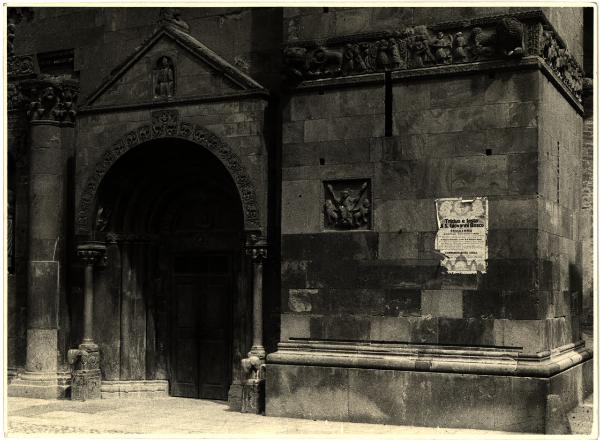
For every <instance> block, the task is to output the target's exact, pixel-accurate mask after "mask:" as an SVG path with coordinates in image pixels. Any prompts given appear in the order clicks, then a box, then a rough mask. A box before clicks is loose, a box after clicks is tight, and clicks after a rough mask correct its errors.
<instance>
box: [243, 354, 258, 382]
mask: <svg viewBox="0 0 600 441" xmlns="http://www.w3.org/2000/svg"><path fill="white" fill-rule="evenodd" d="M262 366H263V362H262V360H261V359H260V358H258V357H257V356H256V355H250V356H249V357H248V358H244V359H242V370H243V371H244V373H245V374H246V375H247V376H248V377H252V378H255V379H258V378H259V375H260V370H261V368H262Z"/></svg>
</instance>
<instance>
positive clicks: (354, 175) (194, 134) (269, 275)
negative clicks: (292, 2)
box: [8, 8, 593, 432]
mask: <svg viewBox="0 0 600 441" xmlns="http://www.w3.org/2000/svg"><path fill="white" fill-rule="evenodd" d="M583 14H584V13H583V9H580V8H564V9H561V10H560V11H559V10H558V9H553V8H544V9H533V8H283V9H281V8H205V9H202V8H184V9H181V10H179V11H178V10H174V9H172V8H160V9H158V8H155V9H152V8H136V9H135V10H134V9H118V8H115V9H113V8H62V9H61V8H57V9H44V8H30V9H28V8H15V9H13V10H12V12H11V14H10V20H9V31H10V43H11V47H10V49H11V51H12V52H11V57H10V59H9V79H10V81H9V91H10V97H9V98H10V99H9V181H10V182H9V189H10V191H11V195H12V199H11V200H12V201H14V202H11V204H12V205H11V206H10V207H9V215H10V216H12V217H11V218H10V219H12V221H11V222H12V223H13V224H14V228H13V232H14V233H13V235H14V239H13V236H11V240H13V241H12V242H10V243H11V244H12V245H11V247H9V248H10V249H11V251H10V253H11V254H10V256H11V259H12V260H11V262H14V263H11V264H10V266H9V284H10V289H9V295H8V300H9V302H8V305H9V335H8V342H9V345H8V354H9V373H10V374H11V378H14V377H16V378H14V380H12V381H11V384H10V386H9V394H15V395H25V396H64V395H65V394H66V395H68V394H69V393H70V394H71V397H72V398H73V399H92V398H97V397H98V396H99V395H102V397H104V398H109V397H125V396H136V397H137V396H162V395H165V394H167V393H170V394H172V395H179V396H190V397H200V398H217V399H228V400H229V402H230V404H231V406H232V408H234V409H237V410H241V411H243V412H253V413H260V412H261V411H263V408H264V411H265V412H266V413H267V414H268V415H280V416H292V417H304V418H316V419H333V420H342V421H361V422H377V423H385V424H408V425H431V426H437V425H443V426H447V427H469V428H486V429H498V430H511V431H525V432H528V431H529V432H544V431H546V430H550V429H549V428H551V427H553V425H552V422H551V421H549V418H550V417H548V416H547V415H550V414H552V415H555V414H557V412H558V414H560V413H561V412H563V413H564V412H566V411H568V410H570V409H571V408H572V407H574V406H575V405H576V404H577V403H578V402H581V400H582V398H583V397H584V395H585V394H586V392H587V391H589V378H590V372H589V370H590V369H591V360H590V358H591V352H590V351H589V350H587V349H586V348H585V347H584V345H583V342H582V338H581V325H582V320H583V321H585V320H589V316H590V314H589V313H588V312H587V311H589V310H590V305H591V303H590V302H591V290H592V288H591V285H590V284H589V280H590V278H589V274H590V268H591V260H590V259H591V254H590V253H591V252H590V250H591V248H590V247H591V237H592V235H591V229H590V228H591V222H590V220H589V219H590V213H591V198H590V191H589V189H590V188H591V187H590V185H591V182H592V174H591V173H590V170H589V168H588V169H586V168H585V167H583V168H582V161H584V163H585V161H590V160H591V156H592V150H593V146H592V143H591V138H590V136H591V130H592V129H593V123H592V119H591V118H590V117H589V113H588V114H585V113H584V108H585V109H588V108H589V99H588V98H587V97H589V87H588V86H589V84H588V83H587V82H586V81H584V77H585V76H589V75H590V72H584V70H583V68H582V66H583V65H586V63H585V60H586V59H587V58H586V57H588V56H590V55H589V54H587V53H585V51H584V41H583V35H584V26H583V21H584V19H583V16H584V15H583ZM267 22H268V23H269V25H268V26H265V25H264V23H267ZM66 23H72V24H73V26H65V24H66ZM586 32H588V30H586ZM75 36H77V38H75ZM50 37H52V38H50ZM72 41H75V42H76V43H71V42H72ZM584 86H585V87H584ZM585 115H587V116H586V119H584V116H585ZM52 152H53V153H52ZM48 155H51V156H48ZM28 170H30V172H29V171H28ZM582 183H583V184H584V185H582ZM582 188H583V190H582ZM460 197H462V198H467V199H468V198H474V197H485V198H487V199H486V200H487V201H488V203H489V225H488V230H487V242H486V244H485V246H486V247H487V252H486V253H487V254H486V255H487V263H486V268H487V270H486V271H485V272H484V273H482V272H478V273H476V274H449V273H448V272H447V271H446V270H445V268H444V267H443V265H441V264H440V261H441V260H442V258H444V256H443V255H441V254H440V253H439V252H438V251H436V250H437V247H436V233H437V231H438V224H437V220H436V219H437V218H436V200H437V199H440V198H460ZM586 219H587V220H586ZM98 244H100V245H98ZM97 247H102V253H100V254H98V255H97V256H96V255H94V258H93V259H92V258H89V256H87V254H86V256H87V257H86V256H84V260H83V262H82V261H79V260H78V259H77V253H76V250H77V249H78V250H79V257H81V256H82V253H84V251H85V250H96V248H97ZM98 249H99V248H98ZM82 250H84V251H82ZM94 252H95V251H94ZM84 254H85V253H84ZM194 293H204V294H202V295H200V294H198V295H195V294H194ZM203 314H204V315H203ZM586 314H587V315H586ZM25 315H27V317H28V319H27V321H26V324H24V325H19V324H20V323H23V321H22V320H21V319H19V317H24V316H25ZM75 347H78V348H79V349H73V348H75ZM69 349H71V351H69ZM67 354H69V356H68V357H67ZM89 354H92V355H93V356H92V358H93V359H94V360H96V364H97V366H95V367H93V368H90V367H82V366H79V365H78V364H77V363H79V364H81V362H77V361H76V360H83V359H84V358H85V359H87V358H89ZM96 354H98V356H96ZM211 357H212V358H211ZM69 362H73V363H72V364H69ZM98 369H99V371H98ZM392 391H401V393H392ZM549 395H552V399H551V400H549V399H548V398H547V397H548V396H549ZM554 396H558V397H559V400H560V401H561V402H562V404H561V405H558V411H556V409H557V404H556V403H557V401H556V398H555V397H554ZM323 397H329V398H331V399H325V400H323ZM550 402H551V403H550ZM324 403H327V404H326V405H324ZM548 406H551V407H552V409H554V410H553V412H551V413H549V412H548V411H547V410H548V409H547V408H548Z"/></svg>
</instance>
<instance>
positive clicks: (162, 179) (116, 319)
mask: <svg viewBox="0 0 600 441" xmlns="http://www.w3.org/2000/svg"><path fill="white" fill-rule="evenodd" d="M93 234H94V236H95V237H96V238H102V237H103V238H104V239H105V240H106V242H107V244H108V249H107V263H106V267H105V268H104V270H102V271H100V272H99V276H98V277H99V280H98V282H97V284H96V285H97V286H96V295H95V317H94V323H95V325H94V326H95V332H94V334H95V336H96V340H97V342H98V344H99V346H100V350H101V353H102V359H101V370H102V375H103V381H108V382H110V381H120V382H130V383H135V382H138V383H143V382H148V381H156V380H160V381H168V382H169V392H170V394H171V395H174V396H184V397H196V398H208V399H227V395H228V391H229V388H230V385H231V384H232V383H235V382H239V376H240V375H239V367H238V366H239V365H240V359H241V358H242V354H245V353H246V352H247V351H248V350H249V348H250V340H249V336H250V335H251V331H250V329H249V325H250V323H251V315H250V314H251V312H250V311H251V307H250V306H249V304H251V298H250V292H249V286H248V285H249V284H248V283H247V281H246V280H247V279H248V277H247V274H248V269H247V268H246V262H245V259H244V258H243V256H244V244H245V240H246V237H245V231H244V211H243V208H242V202H241V199H240V196H239V192H238V189H237V187H236V183H235V182H234V180H233V179H232V178H231V175H230V174H229V173H228V171H227V169H226V168H225V167H224V166H223V164H222V163H221V162H220V161H219V160H218V159H217V158H216V157H215V156H214V155H213V154H212V153H211V152H209V151H207V150H205V149H202V148H198V146H197V145H195V144H194V143H192V142H190V141H187V140H183V139H178V138H161V139H155V140H152V141H148V142H146V143H144V144H141V145H139V146H138V147H137V148H136V149H132V150H130V151H128V152H126V153H125V154H123V155H122V156H121V157H120V158H119V159H118V160H117V161H116V162H115V163H114V164H113V165H112V166H111V167H110V169H109V170H108V171H107V172H106V174H105V176H104V177H103V179H102V181H101V183H100V185H99V187H98V191H97V193H96V200H95V220H94V222H93Z"/></svg>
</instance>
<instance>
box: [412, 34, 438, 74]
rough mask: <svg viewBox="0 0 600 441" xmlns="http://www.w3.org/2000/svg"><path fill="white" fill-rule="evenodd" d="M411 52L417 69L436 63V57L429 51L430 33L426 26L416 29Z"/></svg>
mask: <svg viewBox="0 0 600 441" xmlns="http://www.w3.org/2000/svg"><path fill="white" fill-rule="evenodd" d="M411 50H412V56H413V63H414V66H415V67H423V66H425V64H427V63H429V62H435V57H434V56H433V54H432V53H431V50H430V49H429V31H428V30H427V28H426V27H425V26H416V27H415V28H414V40H413V43H412V47H411Z"/></svg>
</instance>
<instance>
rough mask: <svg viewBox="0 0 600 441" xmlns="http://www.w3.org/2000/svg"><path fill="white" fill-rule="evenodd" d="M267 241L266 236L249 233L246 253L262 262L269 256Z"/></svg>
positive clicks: (256, 260) (255, 260)
mask: <svg viewBox="0 0 600 441" xmlns="http://www.w3.org/2000/svg"><path fill="white" fill-rule="evenodd" d="M267 247H268V245H267V241H266V239H265V238H264V237H260V236H258V235H256V234H249V235H248V238H247V239H246V254H247V255H248V256H250V258H251V259H252V260H253V261H254V262H262V261H263V260H265V259H266V258H267Z"/></svg>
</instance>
